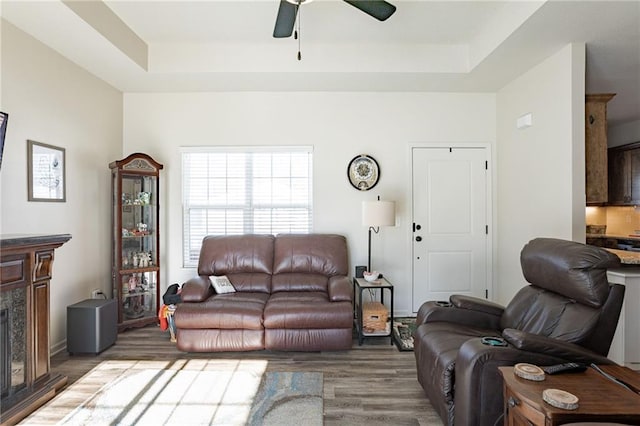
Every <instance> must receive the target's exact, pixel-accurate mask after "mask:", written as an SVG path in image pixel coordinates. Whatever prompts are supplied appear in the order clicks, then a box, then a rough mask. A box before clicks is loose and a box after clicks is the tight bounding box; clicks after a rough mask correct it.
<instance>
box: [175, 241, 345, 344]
mask: <svg viewBox="0 0 640 426" xmlns="http://www.w3.org/2000/svg"><path fill="white" fill-rule="evenodd" d="M347 271H348V255H347V242H346V239H345V237H344V236H341V235H334V234H304V235H303V234H284V235H278V236H275V237H274V236H273V235H231V236H208V237H205V238H204V240H203V243H202V249H201V251H200V258H199V260H198V276H197V277H194V278H192V279H190V280H189V281H187V282H185V283H184V284H183V286H182V290H181V296H182V301H183V302H182V303H180V304H178V306H177V308H176V311H175V314H174V319H175V324H176V328H177V336H176V338H177V346H178V349H180V350H182V351H186V352H218V351H250V350H260V349H270V350H292V351H326V350H345V349H349V348H351V343H352V327H353V299H352V297H353V296H352V293H353V291H352V285H351V282H350V281H349V278H348V277H347V273H348V272H347ZM212 275H216V276H220V275H226V276H227V277H228V278H229V280H230V281H231V283H232V284H233V286H234V288H235V289H236V292H235V293H226V294H216V293H215V291H214V289H213V287H212V285H211V282H210V279H209V277H210V276H212Z"/></svg>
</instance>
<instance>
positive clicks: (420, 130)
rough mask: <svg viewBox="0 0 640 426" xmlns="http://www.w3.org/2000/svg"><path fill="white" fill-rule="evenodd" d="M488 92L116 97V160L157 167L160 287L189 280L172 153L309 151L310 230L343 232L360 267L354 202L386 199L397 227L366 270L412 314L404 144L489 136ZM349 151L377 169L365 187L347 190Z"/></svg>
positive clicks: (361, 236) (362, 248) (363, 238)
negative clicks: (387, 283)
mask: <svg viewBox="0 0 640 426" xmlns="http://www.w3.org/2000/svg"><path fill="white" fill-rule="evenodd" d="M495 110H496V108H495V95H494V94H455V93H449V94H444V93H413V94H410V93H246V92H242V93H180V94H125V96H124V154H125V155H128V154H129V153H132V152H136V151H142V152H146V153H148V154H149V155H151V156H152V157H153V158H154V159H156V160H157V161H159V162H160V163H163V164H164V166H165V169H164V170H163V171H162V172H161V175H162V176H161V185H162V187H163V188H162V197H163V198H162V200H161V205H162V215H161V219H162V220H163V224H162V226H161V228H162V235H161V236H162V247H163V253H162V259H161V262H162V263H161V264H162V266H163V267H164V270H163V274H162V280H163V282H162V284H161V286H162V288H166V286H167V285H168V284H170V283H173V282H179V283H182V282H183V281H184V280H185V279H187V278H189V277H191V276H193V275H194V274H195V271H194V270H191V269H183V268H182V260H181V250H182V246H181V242H182V210H181V187H180V185H181V177H180V147H181V146H197V145H295V144H300V145H313V147H314V231H315V232H333V233H340V234H344V235H346V236H347V240H348V244H349V248H350V257H351V258H350V262H351V265H352V266H351V271H353V266H354V265H366V263H367V229H366V228H365V227H364V226H362V225H361V202H362V201H363V200H375V199H376V196H377V195H380V196H381V198H382V199H384V200H394V201H395V202H396V209H397V226H396V227H394V228H382V230H381V231H380V233H379V234H375V235H374V236H373V238H372V258H373V259H372V264H373V266H374V267H375V268H376V269H378V270H380V271H382V272H384V273H385V275H386V276H388V277H389V279H390V280H391V281H392V282H393V283H394V284H395V285H396V303H395V306H396V314H398V315H407V314H410V313H411V282H410V279H411V273H410V268H409V267H410V247H411V240H410V238H411V234H410V232H409V227H410V224H411V211H410V207H411V206H410V200H411V197H410V192H409V191H410V187H411V180H410V177H411V176H410V162H409V154H408V150H409V145H410V143H441V142H447V143H455V142H485V143H489V144H493V141H494V140H495V129H496V121H495ZM357 154H369V155H371V156H373V157H374V158H375V159H376V160H377V161H378V163H379V165H380V169H381V179H380V182H379V183H378V185H377V186H376V187H375V188H374V189H373V190H371V191H368V192H360V191H357V190H355V189H354V188H352V187H351V185H350V184H349V182H348V180H347V173H346V168H347V164H348V163H349V161H350V160H351V159H352V158H353V157H354V156H355V155H357Z"/></svg>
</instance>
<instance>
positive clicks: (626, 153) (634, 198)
mask: <svg viewBox="0 0 640 426" xmlns="http://www.w3.org/2000/svg"><path fill="white" fill-rule="evenodd" d="M608 163H609V167H608V168H609V179H608V180H609V202H608V204H610V205H615V206H624V205H637V204H640V143H635V144H630V145H623V146H621V147H616V148H610V149H609V152H608Z"/></svg>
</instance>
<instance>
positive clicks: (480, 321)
mask: <svg viewBox="0 0 640 426" xmlns="http://www.w3.org/2000/svg"><path fill="white" fill-rule="evenodd" d="M452 297H453V296H452ZM473 299H475V298H472V297H468V298H467V299H466V303H465V304H464V305H463V306H461V307H458V306H456V305H454V304H453V303H451V302H439V301H431V302H425V303H423V304H422V306H420V309H419V310H418V315H417V316H416V324H417V325H420V324H424V323H427V322H434V321H446V322H453V323H456V324H463V325H469V326H473V327H479V328H487V329H492V330H499V329H500V317H501V315H502V310H500V309H497V308H496V307H499V305H496V304H494V303H491V302H488V301H485V300H483V299H475V300H476V301H477V302H476V303H475V304H474V303H472V300H473ZM482 302H484V303H482ZM487 304H491V306H490V307H489V305H487ZM474 306H475V307H476V309H474V308H473V307H474Z"/></svg>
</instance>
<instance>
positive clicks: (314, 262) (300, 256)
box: [273, 234, 349, 277]
mask: <svg viewBox="0 0 640 426" xmlns="http://www.w3.org/2000/svg"><path fill="white" fill-rule="evenodd" d="M273 256H274V257H273V274H274V275H275V274H282V273H295V272H297V273H314V274H320V275H324V276H327V277H331V276H334V275H348V274H349V265H348V261H347V259H348V256H347V240H346V238H345V237H344V236H342V235H335V234H280V235H278V236H277V237H276V239H275V244H274V254H273Z"/></svg>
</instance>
